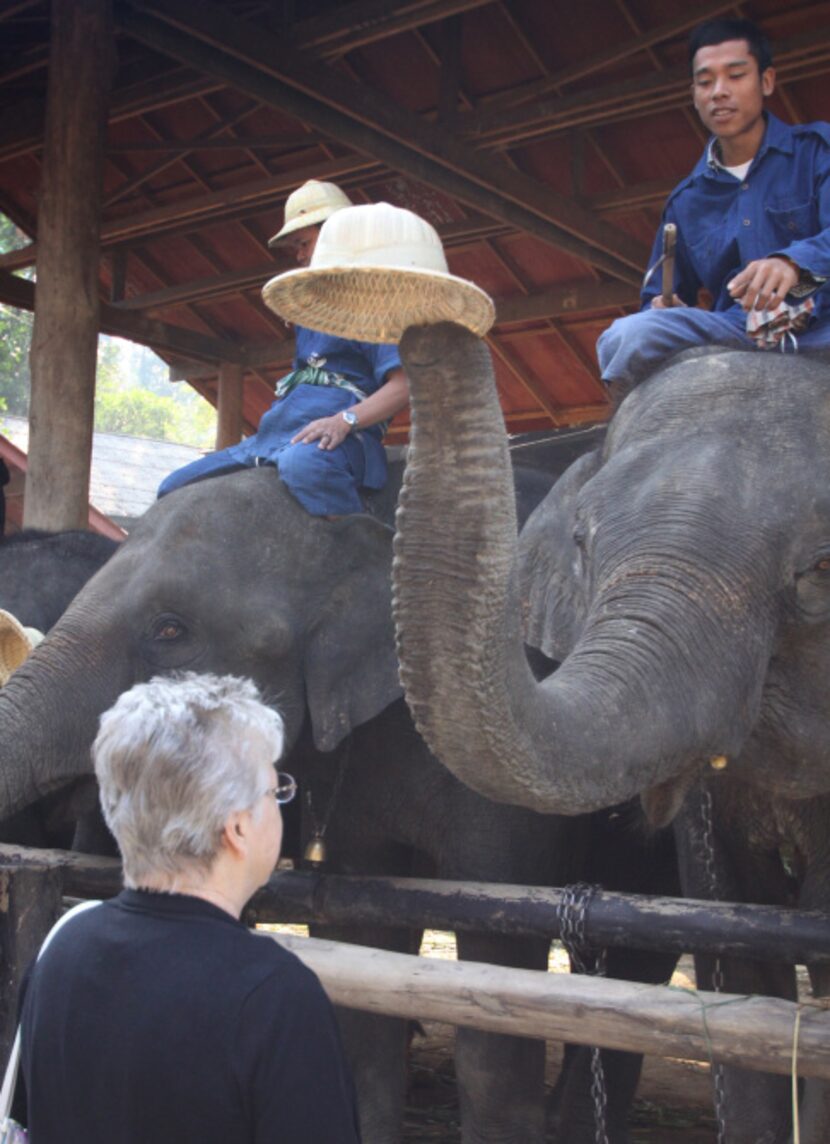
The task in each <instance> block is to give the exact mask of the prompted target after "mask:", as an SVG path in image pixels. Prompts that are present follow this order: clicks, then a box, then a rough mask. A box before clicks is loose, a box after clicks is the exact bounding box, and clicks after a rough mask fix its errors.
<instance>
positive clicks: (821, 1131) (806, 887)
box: [796, 798, 830, 1144]
mask: <svg viewBox="0 0 830 1144" xmlns="http://www.w3.org/2000/svg"><path fill="white" fill-rule="evenodd" d="M829 815H830V800H828V799H826V798H825V799H810V800H808V801H805V802H804V803H799V804H798V821H797V827H796V835H797V848H798V852H799V854H800V856H801V864H802V867H803V869H804V880H803V884H802V886H801V892H800V895H799V900H798V905H799V908H800V909H804V910H823V911H825V912H826V910H827V907H828V893H827V886H828V872H830V839H828V832H827V821H828V816H829ZM808 969H809V971H810V983H811V985H812V992H813V996H814V997H830V966H828V965H824V964H816V965H810V966H808ZM798 1112H799V1116H798V1126H799V1130H800V1133H801V1138H800V1144H824V1142H825V1141H827V1140H830V1082H828V1081H825V1080H819V1079H818V1078H817V1077H807V1078H806V1079H805V1080H804V1082H803V1087H802V1091H801V1097H800V1100H799V1109H798Z"/></svg>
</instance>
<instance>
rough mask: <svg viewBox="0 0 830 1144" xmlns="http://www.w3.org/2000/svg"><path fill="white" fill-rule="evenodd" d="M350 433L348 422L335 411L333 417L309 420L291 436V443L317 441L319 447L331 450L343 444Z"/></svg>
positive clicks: (309, 443)
mask: <svg viewBox="0 0 830 1144" xmlns="http://www.w3.org/2000/svg"><path fill="white" fill-rule="evenodd" d="M348 435H349V426H348V424H347V423H346V422H345V421H344V420H343V418H342V416H341V415H340V414H339V413H335V414H334V415H333V416H332V417H318V418H317V420H316V421H309V423H308V425H306V427H305V428H304V429H301V430H300V432H299V433H296V434H295V435H294V436H293V437H292V438H291V444H292V445H296V444H298V443H299V442H302V443H303V444H304V445H312V444H313V443H314V442H315V441H316V442H317V448H318V449H326V450H327V451H328V452H331V450H332V449H336V448H337V446H338V445H340V444H342V443H343V441H345V439H346V438H347V437H348Z"/></svg>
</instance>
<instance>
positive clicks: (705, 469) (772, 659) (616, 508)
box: [393, 323, 830, 1144]
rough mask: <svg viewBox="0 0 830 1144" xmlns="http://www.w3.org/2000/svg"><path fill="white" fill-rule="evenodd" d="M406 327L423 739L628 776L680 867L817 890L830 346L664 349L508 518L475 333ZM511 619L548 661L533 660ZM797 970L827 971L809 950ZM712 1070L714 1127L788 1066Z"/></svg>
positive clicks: (588, 784) (406, 490)
mask: <svg viewBox="0 0 830 1144" xmlns="http://www.w3.org/2000/svg"><path fill="white" fill-rule="evenodd" d="M400 344H401V353H402V359H403V363H404V367H405V369H406V371H407V375H408V377H409V379H410V384H411V409H412V417H413V430H412V434H411V444H410V450H409V458H408V462H409V463H408V467H407V471H406V475H405V479H404V486H403V489H402V492H401V503H400V509H399V514H398V530H397V534H396V540H395V561H394V573H393V575H394V613H395V621H396V627H397V646H398V654H399V659H400V666H401V678H402V681H403V683H404V687H405V692H406V697H407V701H408V703H409V706H410V709H411V710H412V712H413V715H414V719H415V724H416V726H417V727H418V729H419V731H420V732H421V734H422V735H423V737H424V738H425V740H426V742H427V743H428V745H429V746H430V747H431V749H432V750H433V752H434V753H435V754H436V755H437V757H438V758H439V759H440V760H441V761H442V762H443V763H444V764H445V765H446V766H447V767H448V769H449V770H451V771H452V772H453V773H454V774H455V775H457V776H458V777H459V778H460V779H461V780H462V781H463V782H465V783H468V784H469V785H470V786H471V787H472V788H473V789H474V790H477V791H478V792H479V793H481V794H483V795H485V796H487V797H489V798H493V799H496V800H500V801H502V802H504V803H506V804H511V805H516V806H524V807H526V808H528V809H531V810H535V811H538V812H540V813H554V814H566V815H568V814H581V813H585V812H587V811H590V810H594V809H596V808H597V807H601V806H604V805H609V804H612V803H616V802H619V801H621V800H624V799H628V798H632V797H634V796H637V795H639V796H640V798H641V799H642V802H643V805H644V807H645V809H646V811H647V814H648V816H649V818H650V819H651V821H652V822H654V823H659V824H666V823H669V822H671V821H673V820H675V819H676V821H677V834H678V839H679V847H680V865H681V879H682V881H683V884H684V889H685V891H686V892H688V893H691V894H693V895H695V896H703V897H715V896H717V897H721V898H723V897H733V898H736V899H738V900H741V899H742V900H746V901H759V900H760V901H765V902H795V903H798V904H801V905H803V906H810V907H813V908H816V907H820V908H822V909H825V910H826V909H827V908H828V905H830V863H828V858H830V854H828V838H830V830H828V825H830V816H828V807H829V806H830V804H828V797H830V688H828V686H827V679H828V677H829V676H830V493H828V489H830V449H829V448H828V443H829V442H830V368H829V367H828V364H827V362H826V361H825V360H821V359H817V358H816V359H811V358H810V357H809V356H804V355H800V354H799V355H798V356H797V357H792V356H784V355H781V354H764V353H762V352H761V351H754V352H746V351H743V352H735V351H723V350H721V351H716V352H712V351H697V352H688V353H685V354H683V355H680V356H678V357H677V358H675V359H673V360H671V361H669V362H666V363H665V364H664V365H663V366H662V367H661V368H660V369H659V370H658V371H656V372H654V373H652V374H651V375H650V376H649V377H647V378H645V379H643V380H642V381H641V382H640V383H639V384H638V385H637V386H635V387H634V388H632V389H631V391H630V392H628V393H627V394H625V395H624V396H623V398H622V400H621V401H620V404H619V406H618V408H617V409H616V411H615V413H614V416H613V418H612V420H611V423H610V426H609V429H608V433H607V436H606V439H605V442H604V443H603V445H602V447H601V448H599V449H597V450H595V451H594V452H593V453H590V454H586V455H585V456H583V457H581V458H580V459H578V460H577V461H576V462H575V463H574V464H573V465H572V466H571V467H570V468H569V469H568V470H567V472H566V473H565V474H563V476H562V477H561V478H560V480H559V481H558V482H557V483H556V485H555V486H554V488H553V489H552V491H551V493H550V494H549V496H548V497H547V498H546V499H545V501H544V502H543V503H542V504H541V505H540V506H539V507H538V508H537V509H536V510H535V512H534V513H533V514H532V516H531V517H530V519H529V521H528V522H527V525H526V527H525V528H524V529H523V531H522V533H521V536H520V537H519V536H518V535H517V529H516V521H515V517H514V513H513V506H512V501H511V496H510V482H509V465H508V463H507V459H508V453H507V442H506V438H505V433H504V427H503V421H502V416H501V411H500V408H499V405H498V398H497V394H496V388H495V382H494V377H493V370H492V365H491V362H490V359H489V354H488V351H487V348H486V346H485V345H484V343H483V342H481V341H480V340H478V339H477V338H475V337H474V336H473V335H472V334H470V333H469V332H468V331H466V330H465V329H462V328H461V327H459V326H456V325H453V324H451V323H436V324H433V325H424V326H413V327H411V328H409V329H408V330H407V331H406V332H405V333H404V335H403V338H402V340H401V343H400ZM436 517H437V518H439V519H441V520H442V521H444V522H445V527H444V528H443V529H442V531H441V535H440V539H438V538H436V535H435V533H434V530H432V529H431V528H430V527H429V521H430V520H434V519H436ZM525 642H527V643H528V644H530V645H531V646H532V647H535V648H538V649H540V650H541V651H542V652H543V653H544V654H545V655H546V656H547V657H549V658H550V659H552V660H555V661H557V662H558V663H559V664H560V666H559V668H558V670H556V671H555V672H554V673H553V674H552V675H550V676H549V677H548V678H546V679H544V680H542V681H541V682H539V681H537V680H536V679H535V678H534V676H533V674H532V673H531V672H530V670H529V669H528V664H527V661H526V656H525V652H524V644H525ZM704 823H706V826H705V828H704ZM782 854H783V855H784V856H785V857H786V856H787V855H789V859H788V861H787V862H786V863H785V862H784V860H783V859H782ZM708 968H710V967H707V966H706V964H705V963H703V962H702V961H701V962H700V964H699V971H700V976H701V982H702V984H705V983H706V981H707V976H706V974H707V969H708ZM721 970H722V976H723V982H724V986H725V988H727V989H730V988H734V989H736V990H737V991H743V990H744V989H747V988H749V989H752V988H753V987H755V986H757V985H758V984H760V983H764V982H765V983H766V984H767V985H768V986H769V989H770V991H772V992H778V993H780V994H782V995H784V996H794V988H795V984H794V979H793V972H792V967H789V966H773V967H767V968H763V967H762V966H761V965H760V963H755V962H753V963H751V964H750V963H749V962H746V961H745V962H743V963H741V962H736V961H735V960H734V959H733V960H732V961H730V960H729V959H727V958H723V959H722V964H721ZM813 979H814V987H815V988H816V989H817V990H818V991H819V992H821V993H823V994H825V993H827V992H828V989H830V982H828V981H827V969H826V967H814V970H813ZM725 1071H726V1078H725V1079H726V1084H725V1097H726V1100H725V1103H724V1105H723V1106H722V1108H723V1109H724V1110H725V1111H724V1117H725V1121H726V1128H725V1133H724V1135H723V1139H725V1140H728V1141H729V1144H744V1142H746V1144H748V1142H749V1141H752V1144H758V1142H759V1141H764V1142H765V1144H778V1142H779V1141H785V1140H787V1139H788V1138H789V1133H790V1131H791V1127H792V1126H791V1125H790V1123H789V1111H788V1109H787V1108H786V1107H785V1105H786V1104H788V1099H787V1093H786V1089H787V1084H788V1082H787V1083H785V1082H784V1079H783V1078H780V1079H775V1080H773V1081H770V1080H769V1078H759V1077H757V1076H754V1075H750V1076H747V1074H739V1073H738V1074H736V1073H735V1072H732V1071H731V1070H725ZM736 1093H737V1094H738V1096H740V1097H742V1098H743V1100H742V1104H741V1106H740V1108H739V1107H738V1106H736V1104H735V1103H734V1101H735V1099H737V1097H736ZM747 1097H748V1099H747ZM828 1103H829V1102H828V1095H827V1089H826V1086H825V1085H824V1084H823V1083H820V1082H813V1081H810V1082H808V1083H807V1084H805V1086H804V1093H803V1097H802V1102H801V1107H802V1114H801V1124H800V1129H801V1140H802V1144H806V1142H807V1141H809V1142H810V1144H818V1141H820V1140H827V1139H830V1116H828ZM730 1107H731V1112H730ZM736 1109H737V1110H736Z"/></svg>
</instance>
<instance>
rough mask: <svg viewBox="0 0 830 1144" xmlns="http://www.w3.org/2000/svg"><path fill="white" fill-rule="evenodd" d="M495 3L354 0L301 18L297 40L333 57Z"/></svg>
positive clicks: (483, 0)
mask: <svg viewBox="0 0 830 1144" xmlns="http://www.w3.org/2000/svg"><path fill="white" fill-rule="evenodd" d="M492 3H494V0H398V3H396V4H394V5H392V4H390V3H389V0H352V3H350V4H342V3H341V4H339V5H338V6H337V7H336V8H335V9H334V10H333V11H328V12H324V13H322V14H321V15H319V16H312V17H310V18H309V19H306V20H301V21H300V22H299V23H298V24H297V25H296V27H295V29H294V31H295V36H294V42H295V43H296V44H297V45H298V46H301V47H302V48H303V49H304V50H306V51H311V52H314V53H315V54H318V55H320V56H322V57H323V58H324V59H330V58H333V57H335V56H341V55H344V54H345V53H346V52H350V51H353V50H354V49H355V48H360V47H363V46H364V45H366V44H373V43H377V42H378V40H384V39H386V38H387V37H388V36H397V35H399V34H400V33H401V32H410V31H414V30H415V29H417V28H421V27H423V26H424V24H430V23H435V22H436V21H438V20H445V19H446V18H447V17H449V16H455V15H458V14H460V13H462V12H471V11H473V10H474V9H475V8H483V7H484V6H485V5H487V4H492Z"/></svg>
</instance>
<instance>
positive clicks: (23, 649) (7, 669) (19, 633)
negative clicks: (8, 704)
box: [0, 608, 43, 687]
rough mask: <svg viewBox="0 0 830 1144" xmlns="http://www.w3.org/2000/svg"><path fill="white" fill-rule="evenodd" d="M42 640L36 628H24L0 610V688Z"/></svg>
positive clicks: (11, 616)
mask: <svg viewBox="0 0 830 1144" xmlns="http://www.w3.org/2000/svg"><path fill="white" fill-rule="evenodd" d="M42 639H43V632H39V631H38V630H37V628H24V627H23V625H22V624H21V623H20V621H19V620H17V619H15V617H14V616H13V615H12V614H11V612H5V611H3V609H2V608H0V687H4V686H5V685H6V683H8V680H9V676H10V675H11V674H12V672H13V671H16V670H17V668H18V667H20V665H21V663H23V661H24V659H26V658H27V656H28V655H29V652H30V651H31V650H32V648H34V647H37V645H38V644H39V643H40V641H41V640H42Z"/></svg>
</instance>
